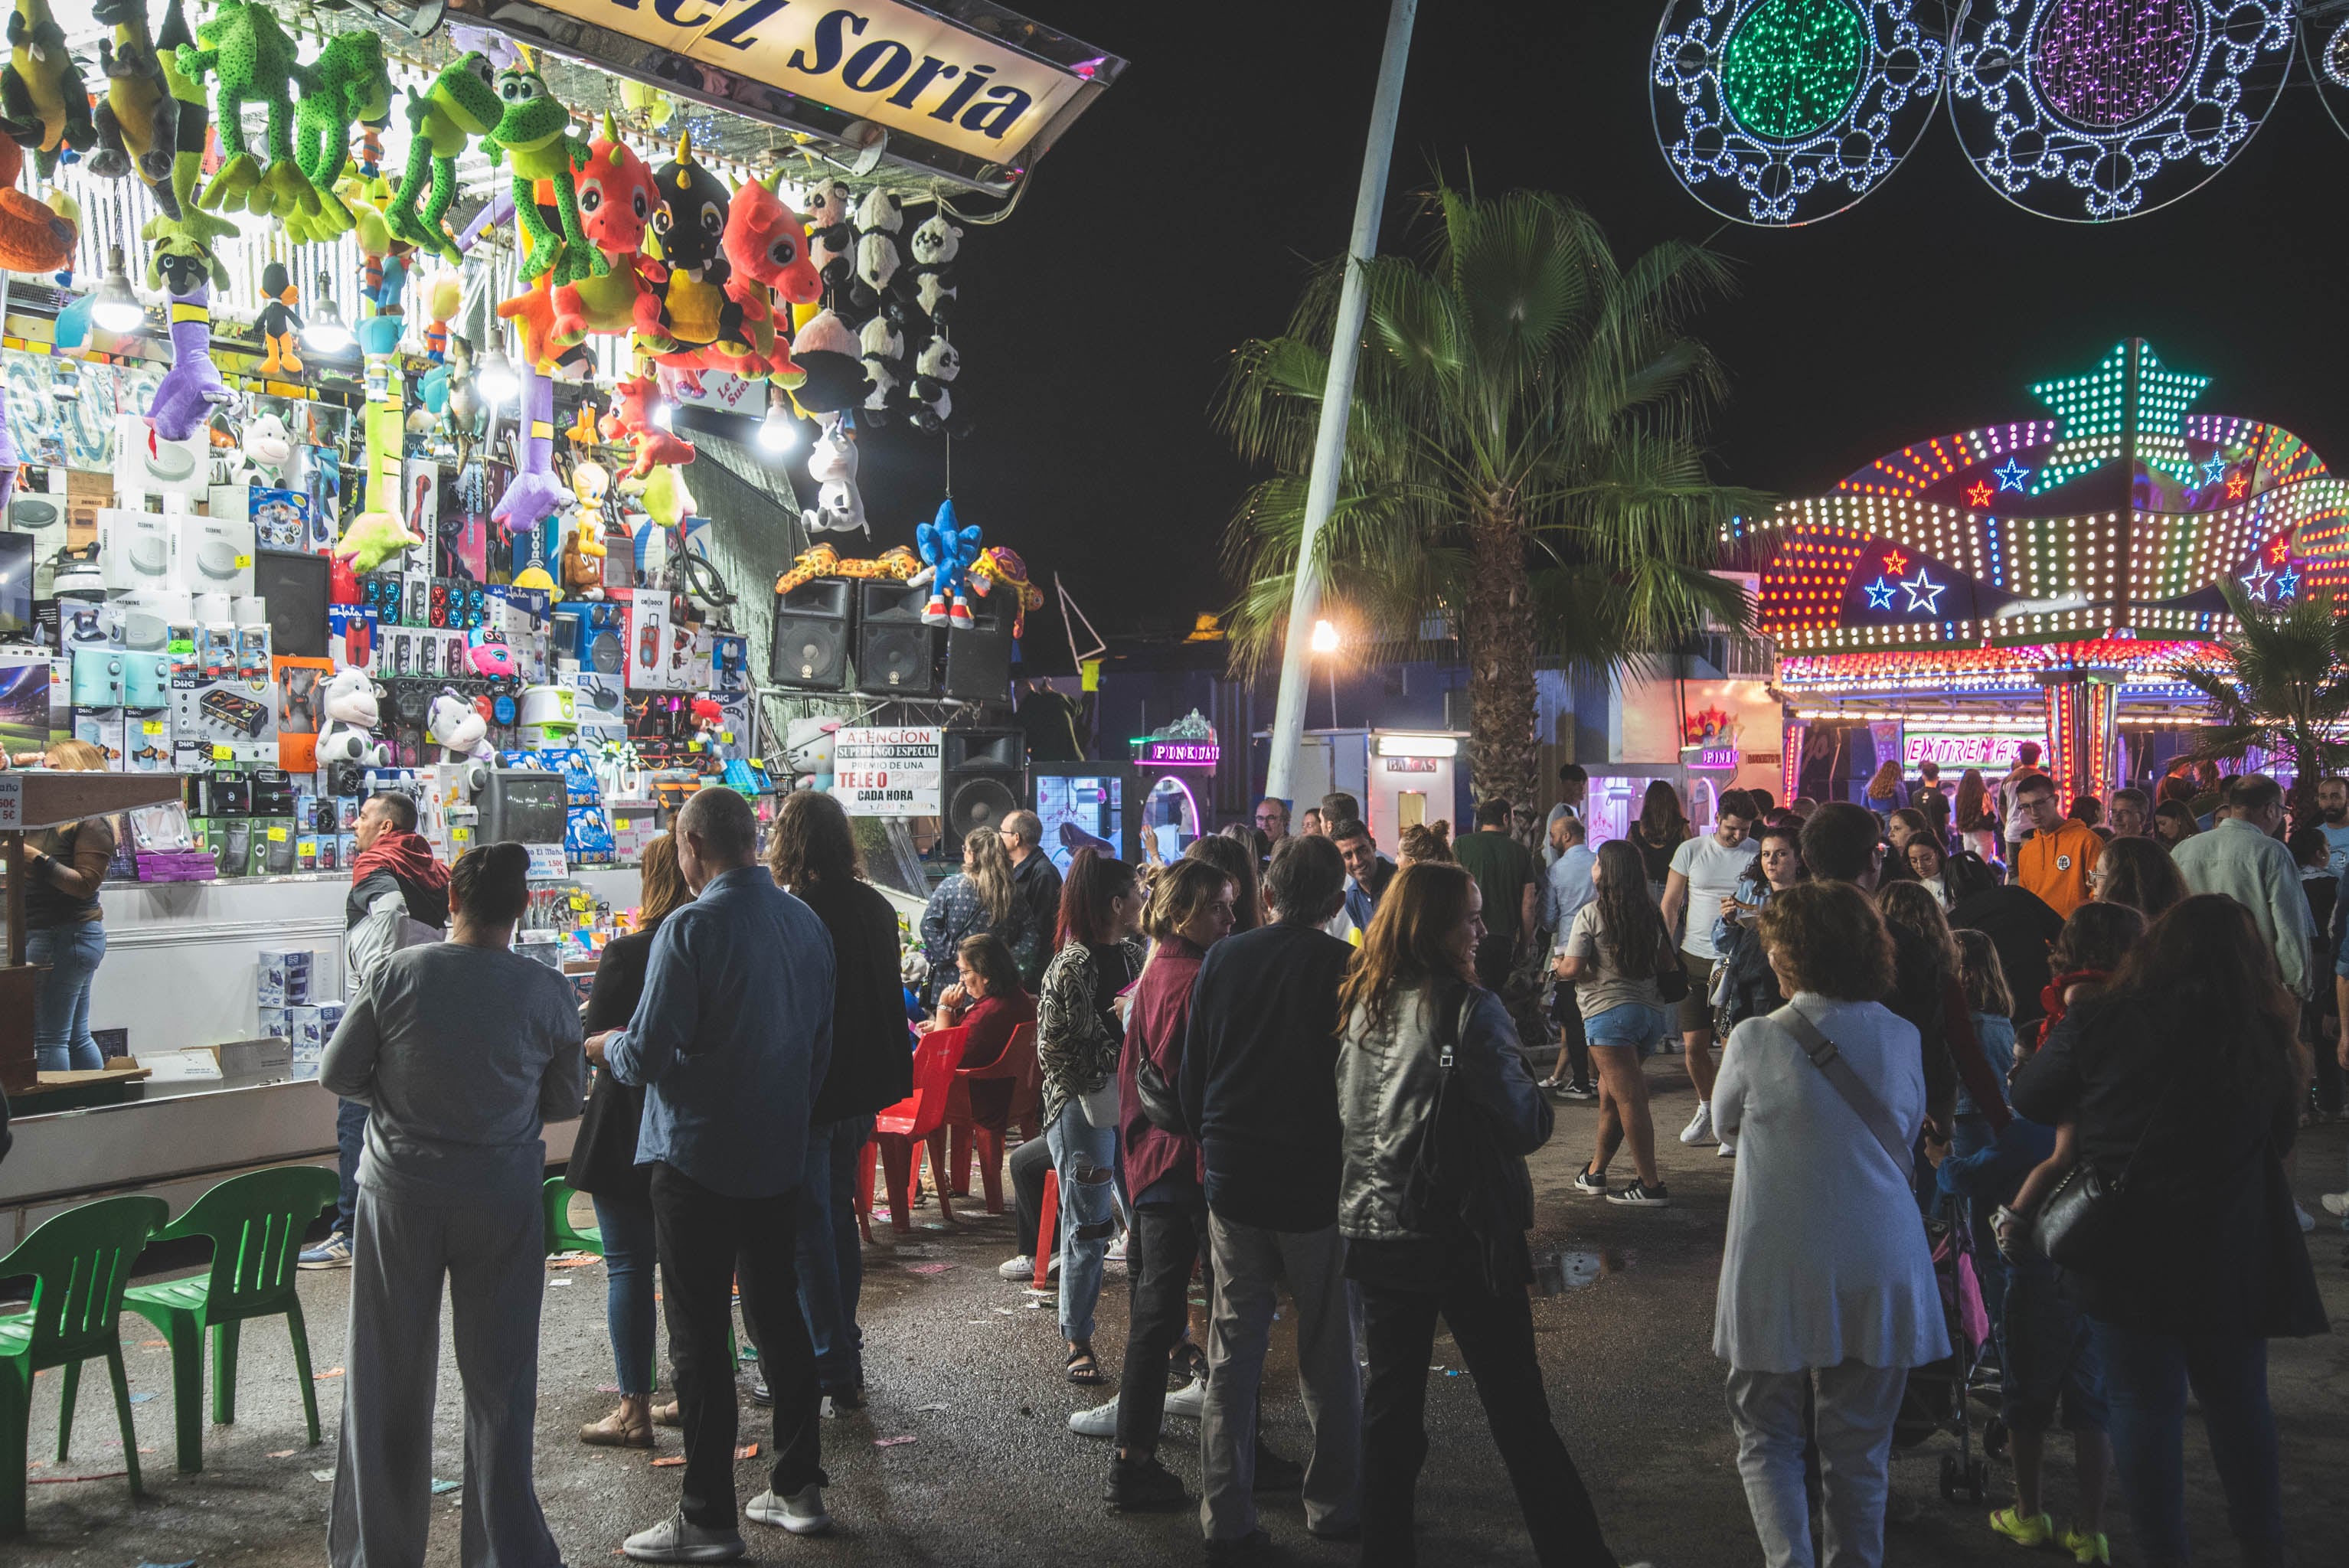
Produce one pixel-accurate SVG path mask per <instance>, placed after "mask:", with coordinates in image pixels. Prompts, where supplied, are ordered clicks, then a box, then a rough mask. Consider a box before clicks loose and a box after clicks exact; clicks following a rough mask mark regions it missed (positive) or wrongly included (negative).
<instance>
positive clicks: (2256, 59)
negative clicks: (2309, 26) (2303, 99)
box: [1949, 0, 2299, 222]
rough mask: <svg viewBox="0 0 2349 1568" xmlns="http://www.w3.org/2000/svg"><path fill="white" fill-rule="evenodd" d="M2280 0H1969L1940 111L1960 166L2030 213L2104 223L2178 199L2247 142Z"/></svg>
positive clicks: (2277, 74)
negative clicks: (1953, 136)
mask: <svg viewBox="0 0 2349 1568" xmlns="http://www.w3.org/2000/svg"><path fill="white" fill-rule="evenodd" d="M2298 9H2299V6H2298V5H2297V3H2296V0H1975V3H1974V4H1972V5H1969V6H1968V7H1967V8H1966V9H1965V11H1964V12H1963V14H1962V15H1961V17H1960V19H1959V22H1958V26H1957V30H1956V32H1955V33H1954V34H1953V35H1952V37H1951V49H1950V73H1949V74H1950V117H1951V120H1952V121H1954V122H1955V124H1956V126H1957V131H1958V140H1959V142H1960V144H1961V145H1962V146H1963V147H1964V149H1965V152H1966V156H1967V158H1968V159H1970V160H1971V161H1972V163H1973V166H1974V170H1975V172H1977V173H1979V174H1980V175H1981V176H1982V179H1983V180H1985V181H1988V182H1989V183H1990V186H1991V188H1992V190H1994V191H1997V192H1998V193H1999V194H2000V195H2002V196H2004V197H2005V198H2006V199H2007V200H2008V201H2013V203H2014V204H2015V205H2017V206H2019V207H2023V208H2025V209H2027V210H2029V211H2033V212H2037V213H2039V214H2041V215H2042V216H2044V217H2049V218H2063V219H2069V220H2073V221H2075V222H2109V221H2111V220H2113V219H2116V218H2127V217H2132V216H2134V215H2136V214H2137V213H2139V212H2149V211H2153V210H2154V209H2155V208H2157V207H2161V206H2164V205H2167V204H2168V203H2169V202H2171V201H2176V200H2177V199H2178V197H2180V196H2183V195H2185V194H2187V193H2188V192H2189V191H2192V190H2194V189H2195V188H2196V187H2197V186H2199V185H2200V184H2202V183H2203V182H2204V181H2207V180H2209V179H2210V178H2211V177H2212V176H2213V175H2215V174H2217V173H2218V171H2219V170H2221V169H2223V168H2224V167H2226V165H2227V163H2228V161H2229V160H2231V159H2232V158H2233V157H2234V156H2235V154H2236V153H2238V152H2240V150H2242V148H2243V144H2244V143H2246V142H2248V141H2249V140H2251V134H2252V133H2253V132H2254V131H2256V130H2258V129H2259V128H2260V123H2261V120H2263V119H2265V118H2266V117H2267V112H2268V109H2269V108H2270V106H2271V105H2272V104H2273V103H2274V101H2275V98H2276V94H2277V92H2278V91H2279V89H2281V88H2282V85H2283V78H2284V74H2285V71H2286V70H2287V68H2288V67H2289V66H2290V62H2291V58H2292V56H2291V50H2292V36H2293V34H2292V25H2293V19H2294V16H2295V14H2296V12H2297V10H2298Z"/></svg>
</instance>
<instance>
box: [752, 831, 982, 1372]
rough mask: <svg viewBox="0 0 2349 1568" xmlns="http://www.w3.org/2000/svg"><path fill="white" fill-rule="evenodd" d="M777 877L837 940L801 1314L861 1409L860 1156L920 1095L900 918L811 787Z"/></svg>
mask: <svg viewBox="0 0 2349 1568" xmlns="http://www.w3.org/2000/svg"><path fill="white" fill-rule="evenodd" d="M999 852H1000V851H999ZM767 869H768V870H769V871H771V872H773V873H774V877H775V882H776V885H778V886H780V887H781V888H782V889H783V890H784V891H786V892H790V893H791V894H792V896H794V897H796V898H798V899H799V900H800V901H801V902H802V903H805V904H806V905H807V906H808V907H809V908H810V909H812V910H813V911H815V914H816V918H817V919H819V920H821V921H823V927H824V929H825V930H826V931H828V932H830V933H831V934H832V1065H831V1066H830V1067H829V1068H827V1069H825V1072H824V1075H823V1088H820V1089H818V1090H817V1091H816V1097H815V1104H814V1105H813V1106H812V1108H811V1109H809V1112H808V1153H807V1170H806V1174H805V1176H804V1178H803V1179H802V1181H801V1182H800V1190H799V1224H798V1247H799V1282H800V1309H801V1311H802V1314H803V1315H805V1316H806V1318H807V1326H808V1338H809V1339H810V1340H811V1341H812V1343H813V1344H814V1346H815V1373H816V1382H817V1383H818V1385H819V1386H821V1387H822V1388H823V1393H824V1397H825V1398H827V1399H829V1400H830V1401H831V1402H832V1408H833V1411H835V1412H837V1411H841V1410H854V1409H857V1408H861V1407H862V1406H863V1405H864V1331H863V1330H862V1329H860V1328H858V1327H857V1326H856V1302H857V1297H858V1296H859V1295H862V1294H863V1293H864V1258H863V1255H862V1254H861V1253H859V1252H858V1251H857V1233H856V1212H855V1206H854V1205H855V1195H856V1157H857V1153H858V1151H859V1150H862V1149H864V1145H865V1144H866V1143H867V1142H869V1141H870V1140H872V1137H873V1118H874V1113H876V1112H878V1111H880V1110H881V1109H884V1108H885V1107H887V1106H892V1105H895V1104H896V1103H897V1102H898V1101H899V1100H901V1099H905V1096H906V1095H908V1094H910V1093H912V1092H913V1088H914V1058H913V1031H912V1028H911V1026H910V1025H909V1023H908V1021H907V1019H906V1017H905V988H904V985H902V984H901V982H900V981H899V979H898V975H899V968H898V958H897V912H896V911H895V909H894V908H892V907H891V906H890V903H889V901H888V900H887V899H885V898H884V897H882V896H881V894H880V893H879V892H877V891H875V890H874V887H873V885H872V884H871V883H869V882H864V880H863V875H864V867H863V866H862V865H861V864H860V863H859V861H858V860H857V854H856V838H855V835H854V833H853V832H851V831H850V830H849V826H848V813H847V812H845V811H843V810H841V807H840V802H839V801H837V800H835V799H833V798H832V797H831V796H829V795H823V794H819V793H817V792H815V791H813V790H810V789H802V790H799V791H798V792H796V793H794V794H791V795H787V796H785V797H784V798H783V804H782V809H781V810H780V811H778V812H777V813H776V815H775V830H774V834H773V837H772V838H771V841H769V843H768V846H767Z"/></svg>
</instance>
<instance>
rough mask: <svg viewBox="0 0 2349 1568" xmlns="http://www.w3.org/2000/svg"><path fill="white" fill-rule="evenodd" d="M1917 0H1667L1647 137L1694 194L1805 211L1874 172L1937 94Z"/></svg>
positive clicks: (1731, 213) (1859, 193)
mask: <svg viewBox="0 0 2349 1568" xmlns="http://www.w3.org/2000/svg"><path fill="white" fill-rule="evenodd" d="M1917 9H1918V5H1917V0H1670V3H1669V5H1668V6H1667V8H1666V10H1665V12H1664V17H1663V21H1662V22H1661V25H1660V26H1658V27H1657V29H1656V45H1655V49H1654V51H1653V53H1652V54H1651V56H1650V57H1649V107H1650V108H1651V112H1652V113H1653V115H1654V117H1655V123H1656V140H1657V143H1658V145H1659V146H1661V148H1662V149H1663V150H1664V157H1665V160H1667V161H1668V162H1670V163H1671V166H1672V172H1673V173H1674V175H1676V176H1677V177H1678V178H1679V180H1680V181H1681V183H1682V185H1685V186H1686V187H1688V190H1689V192H1690V194H1692V195H1693V196H1694V197H1695V198H1696V199H1697V200H1698V201H1702V202H1703V203H1704V204H1705V205H1706V206H1708V207H1710V208H1712V209H1713V211H1716V212H1719V213H1721V214H1722V215H1723V217H1727V218H1732V219H1734V220H1736V221H1737V222H1741V223H1754V224H1758V225H1763V226H1768V227H1776V226H1780V225H1785V224H1792V223H1807V222H1812V221H1813V220H1815V219H1818V218H1826V217H1829V216H1832V215H1833V214H1835V213H1837V212H1839V211H1843V210H1844V209H1845V208H1847V207H1848V206H1850V205H1851V204H1852V203H1853V202H1855V201H1858V200H1859V199H1860V198H1861V197H1863V196H1865V195H1867V194H1868V192H1869V191H1873V190H1875V189H1876V187H1877V186H1878V185H1879V184H1881V183H1882V182H1883V181H1884V179H1885V178H1886V177H1887V176H1888V175H1889V174H1890V173H1891V172H1892V170H1894V169H1895V168H1896V167H1898V166H1899V162H1900V160H1901V159H1902V158H1903V157H1905V156H1906V155H1907V154H1908V151H1909V149H1910V148H1911V147H1913V146H1914V145H1915V144H1916V141H1917V139H1918V137H1919V136H1920V135H1922V134H1923V132H1924V129H1925V128H1926V126H1927V124H1928V123H1929V122H1930V120H1931V119H1932V113H1933V105H1934V103H1935V101H1936V100H1937V99H1938V98H1940V89H1941V62H1942V57H1943V55H1944V54H1945V53H1946V52H1947V46H1946V45H1945V44H1944V42H1943V40H1942V36H1941V30H1940V24H1939V23H1938V22H1937V23H1936V24H1935V26H1933V27H1932V28H1931V29H1930V30H1929V29H1928V28H1926V27H1925V26H1921V25H1920V23H1919V21H1918V18H1917V16H1916V15H1915V13H1916V11H1917Z"/></svg>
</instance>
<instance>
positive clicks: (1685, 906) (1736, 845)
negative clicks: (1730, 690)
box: [1663, 789, 1762, 1154]
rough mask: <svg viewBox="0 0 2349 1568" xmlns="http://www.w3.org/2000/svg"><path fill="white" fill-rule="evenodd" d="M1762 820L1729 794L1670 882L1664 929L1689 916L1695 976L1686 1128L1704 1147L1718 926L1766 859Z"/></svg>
mask: <svg viewBox="0 0 2349 1568" xmlns="http://www.w3.org/2000/svg"><path fill="white" fill-rule="evenodd" d="M1759 815H1761V813H1760V811H1759V810H1757V809H1756V808H1755V806H1754V797H1753V796H1751V795H1748V794H1747V793H1746V792H1745V791H1744V790H1743V789H1731V790H1728V791H1726V792H1724V793H1723V795H1722V797H1721V805H1720V808H1719V814H1718V816H1717V817H1716V818H1715V819H1714V821H1713V831H1712V832H1710V833H1707V834H1706V835H1705V836H1704V837H1702V838H1701V839H1691V840H1689V841H1687V842H1685V843H1683V844H1682V845H1681V847H1680V848H1679V849H1677V850H1674V851H1672V869H1671V872H1669V873H1668V874H1667V875H1666V876H1665V878H1664V903H1663V913H1664V929H1665V930H1667V931H1677V930H1679V929H1680V927H1681V923H1682V917H1686V920H1687V923H1688V929H1687V930H1686V931H1685V932H1684V933H1683V934H1682V936H1681V966H1682V968H1684V969H1686V970H1687V971H1688V985H1689V988H1688V995H1687V996H1686V997H1685V998H1683V999H1682V1002H1681V1004H1680V1016H1681V1017H1680V1024H1681V1044H1682V1047H1683V1048H1684V1049H1685V1050H1686V1052H1687V1053H1688V1058H1687V1059H1688V1070H1689V1079H1690V1081H1691V1082H1692V1083H1694V1084H1695V1085H1696V1115H1694V1116H1693V1117H1692V1118H1690V1119H1689V1124H1688V1126H1687V1127H1685V1128H1683V1129H1682V1130H1681V1141H1682V1143H1702V1142H1703V1141H1705V1140H1707V1139H1709V1138H1711V1137H1712V1136H1713V960H1714V959H1716V958H1718V957H1720V956H1721V954H1720V953H1719V951H1718V950H1717V949H1715V948H1714V946H1713V922H1715V921H1716V920H1718V919H1720V917H1721V905H1722V901H1723V900H1724V899H1730V898H1734V897H1735V896H1736V893H1737V882H1738V879H1739V878H1741V877H1743V876H1744V874H1745V871H1746V868H1747V867H1749V866H1751V865H1752V864H1753V863H1754V856H1755V855H1757V854H1759V853H1761V850H1762V846H1761V845H1759V844H1757V843H1755V842H1754V841H1753V840H1752V839H1751V838H1750V837H1748V836H1747V835H1748V832H1749V830H1751V829H1752V828H1753V826H1754V818H1756V817H1757V816H1759ZM1721 1151H1722V1152H1723V1154H1728V1153H1731V1152H1733V1145H1732V1144H1731V1143H1730V1142H1729V1140H1726V1139H1723V1140H1721Z"/></svg>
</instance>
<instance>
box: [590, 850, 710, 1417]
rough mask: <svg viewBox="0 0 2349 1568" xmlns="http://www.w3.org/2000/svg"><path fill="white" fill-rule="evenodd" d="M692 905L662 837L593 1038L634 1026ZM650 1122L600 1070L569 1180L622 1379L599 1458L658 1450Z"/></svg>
mask: <svg viewBox="0 0 2349 1568" xmlns="http://www.w3.org/2000/svg"><path fill="white" fill-rule="evenodd" d="M692 902H693V893H692V892H691V891H690V890H689V889H688V888H687V887H686V885H685V878H684V876H683V875H682V874H681V873H679V872H678V869H677V845H676V842H675V841H674V840H672V839H671V838H670V837H669V835H667V833H663V834H662V835H661V836H660V837H659V838H657V839H655V840H653V841H651V842H650V843H648V844H647V845H646V846H645V861H644V903H642V904H641V905H640V906H639V907H638V908H637V911H636V930H634V931H632V932H630V933H628V934H626V936H616V937H614V938H612V940H611V941H610V942H608V943H606V944H605V946H604V957H603V960H602V962H600V963H598V964H597V965H595V987H594V989H592V990H590V991H589V992H588V993H587V1016H586V1018H585V1030H586V1032H587V1033H589V1034H595V1033H597V1032H599V1031H601V1030H604V1029H624V1028H626V1027H627V1026H628V1020H629V1019H631V1018H633V1017H635V1016H636V999H637V998H638V997H640V996H642V995H644V991H645V965H647V962H649V961H650V959H651V957H652V952H653V933H654V932H655V931H656V930H657V929H658V928H659V926H660V923H661V922H662V921H663V920H666V919H667V917H668V916H669V914H670V913H671V912H673V911H675V910H676V909H678V907H679V906H680V905H683V904H688V903H692ZM644 1119H645V1091H644V1090H643V1089H641V1088H630V1087H628V1086H627V1085H626V1084H624V1083H622V1082H621V1081H620V1080H619V1079H618V1078H614V1077H613V1076H612V1075H611V1074H610V1073H609V1072H605V1071H602V1070H600V1069H599V1070H598V1071H597V1072H596V1074H595V1087H594V1088H591V1089H589V1090H588V1091H587V1109H586V1112H585V1114H584V1115H583V1116H581V1118H580V1119H579V1135H578V1139H577V1140H576V1141H575V1142H574V1143H573V1145H572V1147H571V1164H570V1167H569V1169H568V1171H566V1172H565V1179H566V1180H567V1181H570V1183H571V1185H573V1186H574V1187H576V1188H577V1189H578V1190H579V1191H582V1192H585V1193H587V1194H588V1195H589V1196H591V1197H593V1198H594V1199H595V1225H596V1229H597V1230H599V1231H600V1232H601V1233H603V1238H604V1326H605V1331H606V1332H607V1333H609V1334H610V1335H611V1336H612V1360H613V1363H614V1365H615V1367H616V1368H617V1370H618V1372H619V1377H620V1408H618V1409H616V1410H614V1411H613V1412H612V1413H611V1414H610V1415H608V1416H606V1417H605V1418H603V1419H602V1420H600V1421H593V1422H590V1423H589V1424H587V1425H586V1426H584V1427H582V1428H580V1429H579V1440H580V1441H581V1442H583V1443H591V1444H594V1445H595V1446H596V1447H598V1448H621V1449H648V1448H651V1447H652V1446H653V1414H652V1375H653V1319H654V1310H653V1287H654V1281H655V1279H656V1277H657V1276H656V1273H655V1271H656V1270H657V1268H658V1267H659V1264H660V1259H659V1257H658V1255H657V1253H655V1252H654V1249H653V1198H652V1177H651V1175H650V1173H649V1171H647V1169H646V1167H644V1166H641V1165H639V1164H637V1163H636V1130H637V1129H638V1128H639V1127H640V1126H641V1125H642V1124H643V1122H644Z"/></svg>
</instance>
